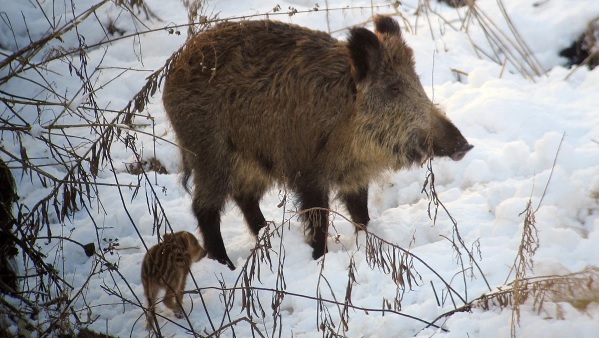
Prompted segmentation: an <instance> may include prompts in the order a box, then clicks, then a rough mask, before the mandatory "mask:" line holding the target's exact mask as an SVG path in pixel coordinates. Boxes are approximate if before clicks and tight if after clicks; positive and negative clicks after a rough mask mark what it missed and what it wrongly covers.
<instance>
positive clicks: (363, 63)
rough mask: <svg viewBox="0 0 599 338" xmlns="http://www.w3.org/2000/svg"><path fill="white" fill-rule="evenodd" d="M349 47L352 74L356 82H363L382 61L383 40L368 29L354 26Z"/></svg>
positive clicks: (348, 43) (348, 42)
mask: <svg viewBox="0 0 599 338" xmlns="http://www.w3.org/2000/svg"><path fill="white" fill-rule="evenodd" d="M347 47H348V49H349V54H350V58H351V72H352V75H353V77H354V79H355V80H356V82H361V81H363V80H364V79H365V78H366V77H367V76H368V74H369V73H370V72H372V71H373V70H374V69H375V68H376V65H377V64H378V63H379V62H380V59H381V55H382V51H381V49H382V47H381V42H380V41H379V39H378V38H377V36H376V35H375V34H374V33H373V32H371V31H369V30H368V29H366V28H353V29H352V30H350V32H349V38H348V41H347Z"/></svg>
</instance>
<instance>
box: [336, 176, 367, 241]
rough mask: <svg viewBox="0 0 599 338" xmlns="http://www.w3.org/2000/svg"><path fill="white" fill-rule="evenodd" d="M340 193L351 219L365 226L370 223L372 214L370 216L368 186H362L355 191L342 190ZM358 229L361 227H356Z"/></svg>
mask: <svg viewBox="0 0 599 338" xmlns="http://www.w3.org/2000/svg"><path fill="white" fill-rule="evenodd" d="M340 195H341V196H340V197H341V200H342V201H343V203H344V204H345V207H346V208H347V211H349V215H350V216H351V220H352V221H353V222H354V223H357V224H361V225H363V226H366V225H368V221H370V216H368V187H364V188H360V189H359V190H358V191H354V192H342V193H341V194H340ZM358 230H361V229H360V228H358V227H356V231H358Z"/></svg>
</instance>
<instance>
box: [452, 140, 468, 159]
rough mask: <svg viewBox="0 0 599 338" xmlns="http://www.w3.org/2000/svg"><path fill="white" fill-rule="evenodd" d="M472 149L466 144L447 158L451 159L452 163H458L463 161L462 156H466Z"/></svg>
mask: <svg viewBox="0 0 599 338" xmlns="http://www.w3.org/2000/svg"><path fill="white" fill-rule="evenodd" d="M472 148H474V146H473V145H472V144H469V143H466V144H464V145H463V146H461V147H460V149H456V151H455V152H454V153H453V154H451V155H449V158H451V159H452V160H454V161H459V160H461V159H463V158H464V156H466V153H468V152H469V151H470V149H472Z"/></svg>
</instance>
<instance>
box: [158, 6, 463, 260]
mask: <svg viewBox="0 0 599 338" xmlns="http://www.w3.org/2000/svg"><path fill="white" fill-rule="evenodd" d="M374 24H375V28H376V30H375V33H372V32H371V31H369V30H367V29H365V28H353V29H351V30H350V32H349V36H348V39H347V41H346V42H343V41H338V40H336V39H333V38H332V37H331V36H330V35H328V34H326V33H323V32H318V31H313V30H310V29H307V28H302V27H299V26H296V25H292V24H287V23H282V22H277V21H269V20H265V21H243V22H227V23H223V24H220V25H217V26H216V27H214V28H213V29H210V30H208V31H206V32H204V33H202V34H199V35H197V36H195V37H193V38H192V39H190V40H189V41H188V42H187V43H186V45H185V46H184V48H183V49H182V50H181V52H180V54H178V55H177V56H176V58H175V60H174V61H173V64H172V66H171V69H170V72H169V73H168V75H167V78H166V82H165V87H164V95H163V101H164V107H165V109H166V112H167V114H168V116H169V118H170V121H171V123H172V125H173V128H174V130H175V133H176V135H177V139H178V142H179V144H180V146H181V147H182V151H181V153H182V158H183V182H184V185H185V187H186V188H187V181H188V179H189V178H190V177H191V176H192V174H193V181H194V189H193V204H192V205H193V211H194V213H195V216H196V217H197V219H198V224H199V228H200V231H201V233H202V235H203V238H204V247H205V249H206V251H207V253H208V257H210V258H213V259H216V260H217V261H219V262H220V263H222V264H225V265H227V266H228V267H229V268H230V269H235V266H234V265H233V263H232V262H231V260H230V259H229V257H228V256H227V252H226V250H225V246H224V243H223V239H222V236H221V232H220V213H221V210H222V208H223V205H224V204H225V202H226V201H227V199H229V198H232V199H233V200H234V201H235V202H236V203H237V205H238V206H239V208H240V209H241V211H242V212H243V215H244V217H245V220H246V222H247V224H248V226H249V228H250V230H251V231H252V232H253V233H254V234H255V235H257V234H258V231H259V230H260V228H262V227H264V226H265V224H266V221H265V219H264V216H263V215H262V212H261V210H260V207H259V202H260V199H261V198H262V196H263V194H264V193H265V191H266V190H267V189H269V187H271V186H272V185H273V184H274V183H279V184H285V185H286V186H287V187H289V188H290V189H292V190H293V191H294V192H295V193H296V194H297V196H298V199H299V202H300V208H301V210H306V209H311V208H318V209H313V210H308V211H307V212H306V213H304V216H305V217H304V219H305V221H306V222H307V223H308V224H307V229H308V233H309V242H310V245H311V246H312V247H313V249H314V251H313V255H312V256H313V258H314V259H316V258H319V257H321V256H322V255H324V254H325V252H326V250H327V249H326V239H327V234H328V232H327V228H328V212H327V211H326V210H325V208H328V206H329V192H331V190H335V191H337V193H338V196H339V197H340V199H341V201H342V202H344V204H345V205H346V206H347V210H348V211H349V214H350V216H351V218H352V220H353V221H354V222H356V223H359V224H363V225H366V224H367V223H368V221H369V220H370V218H369V216H368V207H367V198H368V184H369V182H370V181H371V180H372V179H373V178H375V177H377V176H378V175H379V174H380V173H381V172H383V171H385V170H388V169H393V170H398V169H401V168H405V167H409V166H411V165H413V164H419V163H422V162H423V161H425V160H426V159H427V158H428V157H430V156H448V157H450V158H452V159H453V160H456V161H457V160H460V159H462V158H463V157H464V155H465V154H466V153H467V152H468V151H469V150H470V149H471V148H472V145H470V144H469V143H468V142H467V141H466V139H465V138H464V137H463V136H462V134H461V133H460V131H459V130H458V129H457V128H456V127H455V126H454V125H453V124H452V123H451V122H450V121H449V120H448V119H447V118H446V117H445V115H444V114H443V112H441V111H440V110H439V109H438V108H437V107H435V105H434V104H433V103H432V102H431V101H430V100H429V99H428V97H427V95H426V93H425V92H424V89H423V88H422V84H421V83H420V81H419V80H418V76H417V75H416V72H415V71H414V59H413V56H412V49H411V48H410V47H408V46H407V45H406V44H405V41H404V40H403V38H402V36H401V33H400V28H399V25H398V23H397V22H396V21H395V20H394V19H392V18H390V17H387V16H378V17H376V18H375V20H374Z"/></svg>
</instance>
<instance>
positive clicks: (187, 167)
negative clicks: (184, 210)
mask: <svg viewBox="0 0 599 338" xmlns="http://www.w3.org/2000/svg"><path fill="white" fill-rule="evenodd" d="M189 156H190V155H189V154H186V151H185V149H183V150H182V151H181V164H182V166H183V167H182V168H181V169H182V170H181V171H182V172H183V176H181V184H182V185H183V188H185V191H187V192H188V193H190V194H191V189H190V188H189V178H190V177H191V171H192V167H191V163H189V160H190V158H189Z"/></svg>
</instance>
